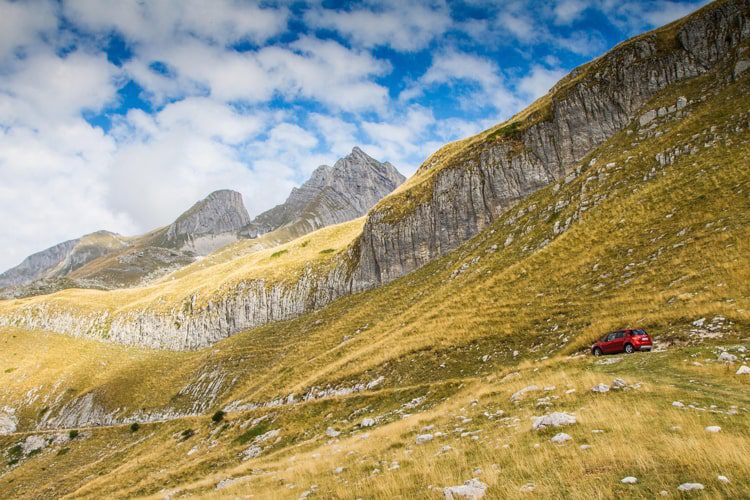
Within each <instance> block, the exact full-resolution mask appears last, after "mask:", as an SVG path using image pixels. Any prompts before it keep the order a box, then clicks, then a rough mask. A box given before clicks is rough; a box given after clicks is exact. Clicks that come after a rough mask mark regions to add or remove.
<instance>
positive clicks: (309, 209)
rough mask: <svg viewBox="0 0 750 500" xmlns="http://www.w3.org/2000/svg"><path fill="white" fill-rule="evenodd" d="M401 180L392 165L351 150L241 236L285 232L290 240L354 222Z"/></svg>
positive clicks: (257, 218)
mask: <svg viewBox="0 0 750 500" xmlns="http://www.w3.org/2000/svg"><path fill="white" fill-rule="evenodd" d="M404 180H405V178H404V176H403V175H401V174H400V173H399V171H398V170H396V168H395V167H394V166H393V165H391V164H390V163H388V162H385V163H381V162H379V161H377V160H375V159H374V158H372V157H370V156H368V155H367V154H366V153H365V152H364V151H362V150H361V149H359V148H357V147H355V148H354V149H352V152H351V153H350V154H349V155H347V156H345V157H344V158H341V159H340V160H338V161H337V162H336V163H334V165H333V167H330V166H328V165H321V166H320V167H318V168H317V169H315V171H314V172H313V174H312V176H311V177H310V179H308V180H307V182H305V183H304V184H303V185H302V186H300V187H299V188H294V189H292V192H291V194H290V195H289V197H288V198H287V200H286V201H285V202H284V203H283V204H281V205H277V206H275V207H274V208H272V209H270V210H268V211H266V212H263V213H262V214H260V215H259V216H258V217H256V218H255V219H254V220H253V221H252V223H250V224H248V226H247V227H245V228H244V229H243V231H242V234H243V235H246V236H250V237H255V236H258V235H260V234H263V233H267V232H270V231H273V230H275V229H279V228H286V229H288V230H289V231H290V233H291V234H292V235H293V236H301V235H303V234H306V233H309V232H311V231H314V230H316V229H320V228H321V227H325V226H329V225H332V224H339V223H341V222H346V221H349V220H352V219H356V218H357V217H361V216H363V215H365V214H366V213H367V211H368V210H370V209H371V208H372V207H373V206H374V205H375V204H376V203H377V202H378V201H380V200H381V199H382V198H383V197H384V196H386V195H388V194H389V193H390V192H391V191H393V190H394V189H396V188H397V187H398V186H399V185H401V183H403V182H404Z"/></svg>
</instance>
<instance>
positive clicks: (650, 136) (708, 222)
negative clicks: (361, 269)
mask: <svg viewBox="0 0 750 500" xmlns="http://www.w3.org/2000/svg"><path fill="white" fill-rule="evenodd" d="M716 81H717V78H716V75H706V76H704V77H701V78H697V79H694V80H691V81H689V82H685V83H684V84H682V85H680V86H677V87H674V88H670V89H668V90H667V91H665V92H663V93H662V94H660V95H658V96H656V97H655V98H654V100H653V101H652V102H651V103H649V104H648V105H647V106H646V108H645V109H651V108H653V109H658V108H660V107H662V106H664V107H669V106H671V105H673V104H674V103H675V102H676V101H677V98H678V97H680V96H684V97H686V98H687V100H688V102H689V104H688V105H687V107H686V108H685V109H684V110H682V111H681V112H672V113H666V114H665V116H662V117H660V118H658V119H657V120H656V121H655V122H654V125H653V126H652V125H650V124H649V126H648V127H639V126H638V125H637V120H636V122H635V123H634V124H633V125H631V126H630V127H629V128H627V129H626V130H623V131H622V132H621V133H619V134H617V135H616V136H615V137H614V138H613V139H612V140H610V141H608V142H607V143H605V144H604V145H603V146H602V147H600V148H599V149H598V150H596V151H594V152H592V153H591V155H590V156H589V157H587V158H585V159H584V160H583V161H582V162H581V165H580V166H579V167H578V168H577V169H575V171H573V172H571V174H570V175H569V176H568V177H567V178H566V179H564V180H561V181H560V182H558V183H556V184H555V185H552V186H549V187H548V188H546V189H544V190H542V191H539V192H537V193H535V194H534V195H532V196H530V197H529V198H528V199H526V200H524V201H523V202H522V203H520V204H518V205H517V206H515V207H514V208H513V209H511V210H510V211H509V212H508V213H507V214H505V215H504V216H503V217H501V218H500V219H499V220H497V221H496V222H495V223H494V224H493V225H492V227H490V228H488V229H487V230H486V231H484V232H483V233H482V234H480V235H479V236H477V237H476V238H474V239H473V240H471V241H469V242H467V243H466V244H465V245H463V246H462V247H460V248H459V249H458V250H456V251H455V252H453V253H451V254H449V255H447V256H445V257H444V258H441V259H439V260H436V261H434V262H432V263H431V264H429V265H427V266H426V267H424V268H423V269H421V270H419V271H417V272H415V273H413V274H411V275H408V276H406V277H404V278H402V279H399V280H397V281H395V282H394V283H392V284H390V285H388V286H385V287H382V288H380V289H376V290H372V291H370V292H366V293H362V294H358V295H354V296H350V297H346V298H344V299H341V300H338V301H336V302H334V303H333V304H331V305H330V306H328V307H326V308H324V309H322V310H320V311H317V312H315V313H311V314H308V315H306V316H303V317H301V318H299V319H296V320H293V321H287V322H281V323H275V324H271V325H267V326H265V327H262V328H257V329H254V330H251V331H248V332H244V333H242V334H239V335H236V336H235V337H232V338H230V339H227V340H225V341H222V342H220V343H218V344H216V345H215V346H213V347H211V348H208V349H204V350H202V351H198V352H192V353H172V352H154V351H147V350H139V349H132V348H124V347H117V346H107V345H103V344H99V343H95V342H88V341H82V340H76V339H70V338H65V337H60V336H55V335H49V334H41V333H40V332H26V331H20V330H13V329H5V330H3V331H2V333H1V334H0V340H1V341H2V349H0V410H2V408H3V406H5V405H7V406H12V407H14V408H18V411H17V412H16V415H17V417H18V421H19V431H18V433H16V434H14V435H10V436H5V437H0V455H2V457H3V460H4V463H5V464H7V465H3V466H2V468H0V493H2V496H14V497H15V496H27V497H35V496H49V495H52V494H55V495H60V494H71V495H72V496H80V497H92V498H93V497H97V498H100V497H102V496H148V495H153V496H160V497H163V496H164V495H165V494H168V493H170V492H171V493H174V494H175V495H177V496H179V495H181V494H186V495H195V496H199V497H206V498H209V497H210V498H213V497H215V496H217V495H226V496H234V495H255V496H257V497H263V498H299V497H300V495H301V494H303V492H305V491H310V492H311V494H312V495H314V496H318V497H320V498H331V497H334V498H350V497H353V496H354V495H358V496H361V497H363V498H393V497H394V496H406V497H428V498H429V497H434V498H440V497H441V496H442V490H441V488H442V487H443V486H450V485H456V484H461V483H463V482H464V481H465V480H468V479H470V478H472V477H476V478H479V479H480V480H481V481H483V482H484V483H486V484H487V485H489V489H488V490H487V496H488V497H490V498H508V497H515V496H517V495H518V494H519V491H520V489H521V488H522V487H523V486H524V485H526V484H527V483H534V485H535V486H534V488H535V492H536V493H539V494H542V495H545V496H564V497H570V498H584V497H588V498H591V497H594V498H610V497H616V496H622V495H627V496H633V497H642V498H653V497H654V496H656V495H658V494H660V492H661V491H662V490H664V491H667V493H668V496H672V497H679V495H680V493H679V492H678V490H677V486H678V485H679V484H681V483H683V482H700V483H703V484H704V485H705V488H706V490H705V493H706V494H707V495H708V496H710V497H742V496H746V495H747V492H748V491H750V482H749V481H750V478H748V476H747V474H746V471H747V470H750V458H748V457H750V453H749V452H750V414H749V413H748V411H749V410H748V408H750V399H749V398H748V394H750V391H748V390H747V389H748V386H749V385H750V376H740V375H735V372H736V370H737V368H738V366H739V364H740V363H741V362H742V359H743V358H745V359H746V360H747V356H748V354H747V352H748V351H747V349H748V348H750V168H748V167H750V165H749V164H748V158H750V130H749V128H750V111H748V110H750V77H748V76H745V77H744V78H742V79H740V80H739V81H737V82H734V83H731V84H728V85H727V86H726V87H723V88H718V87H716V84H715V82H716ZM678 153H679V154H678ZM660 159H661V161H660ZM361 224H362V221H361V220H360V221H355V222H352V223H350V224H345V225H341V226H336V227H334V228H328V229H325V230H322V231H319V232H316V233H314V234H311V235H308V236H306V237H304V238H302V239H299V240H295V241H293V242H290V243H288V244H286V245H285V246H282V247H279V248H274V249H269V250H264V251H261V252H258V253H253V254H250V255H243V251H242V249H235V250H234V251H237V252H238V254H237V255H236V258H235V256H234V255H232V254H229V253H226V252H231V251H233V250H231V249H228V250H225V251H224V252H222V253H219V254H217V255H215V256H214V257H212V258H209V259H206V260H205V261H203V262H201V263H199V264H195V265H193V266H191V267H190V268H187V269H185V270H184V271H183V272H181V273H178V274H176V275H174V280H173V281H172V280H171V277H170V278H168V279H166V280H164V282H162V284H161V286H163V287H164V288H160V289H159V291H158V293H157V292H156V291H155V290H156V289H148V288H147V289H145V290H140V291H137V292H136V291H132V292H131V291H123V292H116V293H123V294H127V293H131V294H133V295H132V296H125V295H122V296H119V295H115V294H106V295H105V294H102V293H101V292H93V291H85V292H84V291H69V292H65V293H63V294H57V295H56V296H55V297H59V299H56V300H60V307H81V308H86V307H100V304H101V303H102V300H105V299H102V298H101V297H108V298H107V299H106V301H107V302H106V304H105V305H106V306H107V307H129V304H135V303H139V301H152V302H153V303H157V302H158V298H159V297H162V296H164V295H163V294H168V293H175V294H178V293H179V294H182V293H187V292H188V291H190V292H192V291H195V290H198V291H200V295H201V296H202V297H203V296H207V295H210V293H213V291H215V290H217V289H218V288H219V287H220V286H222V285H221V284H223V283H228V282H230V281H231V279H233V277H234V276H238V275H240V274H243V273H252V272H256V271H255V270H257V272H258V273H267V272H273V273H281V274H278V276H280V277H283V276H282V275H284V273H288V272H290V270H294V269H298V266H300V265H302V264H303V263H307V262H309V261H311V260H312V261H315V260H316V259H319V262H320V264H321V265H326V264H325V263H326V262H328V261H329V259H330V258H331V257H330V255H335V254H336V252H337V251H339V250H341V249H342V248H345V247H346V245H347V244H348V242H349V241H351V239H353V238H354V237H355V236H356V234H358V231H359V230H360V229H361ZM329 248H330V249H333V250H334V251H333V252H328V249H329ZM279 252H282V253H279ZM259 276H260V274H259ZM264 276H265V274H264ZM217 278H218V279H217ZM170 287H173V288H170ZM150 290H154V291H150ZM136 295H138V296H136ZM167 296H168V295H167ZM114 297H117V298H116V299H115V298H114ZM128 297H130V298H128ZM91 304H94V305H91ZM627 326H640V327H645V328H646V329H648V330H649V331H650V332H651V333H652V335H654V336H655V337H656V339H657V341H658V345H659V347H660V350H662V351H663V352H658V353H652V354H637V355H633V356H621V357H615V358H605V360H604V363H602V362H601V361H598V360H594V359H592V358H590V357H587V356H582V355H581V354H585V353H586V352H587V347H588V345H589V344H590V342H591V341H592V340H593V339H594V338H596V337H598V336H600V335H601V333H602V332H605V331H607V330H609V329H613V328H620V327H627ZM41 335H44V337H43V338H41V342H40V336H41ZM40 343H41V344H42V345H43V347H41V348H40V347H37V346H38V345H39V344H40ZM723 349H726V350H728V351H729V352H731V353H733V354H734V355H736V356H738V357H739V360H738V362H737V363H735V364H734V365H732V366H727V365H725V364H723V363H720V362H718V361H717V357H718V354H719V353H720V352H722V350H723ZM610 360H617V361H610ZM605 363H606V364H605ZM610 363H611V364H610ZM745 363H746V364H747V363H748V361H745ZM92 373H94V374H95V376H93V377H92V376H91V374H92ZM615 377H620V378H623V379H624V380H625V381H626V383H627V385H628V389H627V390H625V389H622V390H612V391H610V392H608V393H605V394H594V393H592V392H591V390H590V389H591V387H592V386H593V385H595V384H597V383H602V382H603V383H607V384H610V385H611V384H612V380H613V379H614V378H615ZM358 384H359V385H358ZM368 384H369V385H368ZM532 384H534V385H536V386H538V389H537V390H534V391H531V392H529V393H527V394H526V395H525V396H524V397H522V398H521V399H520V400H519V401H518V402H517V403H516V402H512V401H511V399H510V398H511V395H512V394H513V393H515V392H516V391H518V390H519V389H522V388H524V387H527V386H530V385H532ZM638 384H640V385H638ZM552 386H554V388H551V387H552ZM545 387H546V388H548V389H549V390H545ZM326 389H338V390H339V392H338V393H333V392H331V391H329V392H325V390H326ZM573 389H575V392H570V391H571V390H573ZM88 394H92V395H93V399H94V401H95V402H96V404H97V405H98V407H100V408H102V409H103V410H104V411H106V412H107V413H112V414H114V415H116V416H118V417H120V418H125V417H128V416H132V415H133V414H134V413H138V412H141V413H140V414H146V413H149V412H151V413H154V412H157V411H163V410H165V409H169V410H171V411H173V412H175V413H176V412H183V413H188V412H190V411H191V409H193V408H198V409H199V411H198V412H197V413H199V414H198V415H196V416H182V417H179V418H174V419H171V420H168V421H166V422H160V423H142V424H141V426H140V429H138V430H136V431H134V432H133V431H131V429H130V422H129V421H128V422H127V423H124V424H122V425H114V426H110V427H103V428H90V429H79V430H78V432H79V434H78V436H76V437H75V438H74V439H72V440H71V439H69V438H68V439H66V436H68V431H67V430H60V431H50V432H47V433H42V432H40V431H35V430H34V428H35V426H36V425H37V423H38V422H40V421H41V419H42V418H43V415H44V414H46V413H50V414H51V415H53V416H54V415H56V414H57V413H58V412H59V411H60V409H61V408H62V407H63V406H64V405H65V404H66V403H68V402H70V401H74V400H76V398H81V397H83V396H86V395H88ZM306 394H307V395H312V397H308V399H307V400H303V396H304V395H306ZM289 395H293V396H294V397H293V398H291V399H290V398H289ZM545 398H546V399H545ZM19 401H20V402H23V403H22V404H20V405H19ZM674 401H679V402H681V403H683V405H684V406H683V407H679V406H673V405H672V403H673V402H674ZM263 403H266V405H265V406H264V405H263ZM256 404H257V405H261V406H260V407H255V406H254V405H256ZM691 405H692V407H691ZM221 408H225V409H226V410H227V411H228V414H227V415H226V417H225V418H224V420H223V421H221V422H219V423H214V422H213V421H212V420H211V415H212V414H213V413H214V411H216V410H218V409H221ZM551 411H565V412H570V413H575V415H576V416H577V418H578V423H577V424H575V425H573V426H570V427H566V428H561V429H556V430H554V431H552V430H546V431H543V432H538V431H534V430H532V429H531V417H532V416H534V415H543V414H545V413H549V412H551ZM364 418H372V419H374V420H375V425H374V426H372V427H365V428H363V427H361V426H360V424H361V423H362V421H363V419H364ZM136 420H137V419H136ZM711 425H718V426H721V428H722V430H721V432H719V433H716V434H714V433H709V432H707V431H705V430H704V428H705V427H706V426H711ZM430 426H432V427H430ZM329 427H331V428H333V429H335V430H336V431H337V432H341V433H342V434H341V435H339V436H337V437H335V438H334V437H330V436H328V435H326V429H327V428H329ZM459 429H462V430H459ZM595 430H597V431H598V430H602V431H604V432H602V433H599V432H596V433H595V432H593V431H595ZM275 431H278V434H277V433H276V432H275ZM438 432H440V433H444V434H443V435H438V434H437V433H438ZM557 432H566V433H568V434H569V435H570V436H571V437H572V441H570V442H567V443H565V444H563V445H559V446H558V445H554V444H552V443H550V442H549V439H550V438H551V437H552V436H553V435H554V434H556V433H557ZM269 433H270V434H269ZM427 433H430V434H432V435H433V439H432V440H431V441H429V442H427V443H425V444H419V445H418V444H416V436H417V434H427ZM28 436H46V437H50V438H52V437H54V436H59V437H58V438H57V442H56V443H53V444H49V445H48V446H46V447H45V448H44V449H43V450H41V451H37V452H32V453H30V454H26V453H24V452H23V450H22V449H20V448H19V445H20V444H22V443H23V442H24V440H26V439H27V438H28ZM537 444H538V445H539V446H538V447H537V446H536V445H537ZM583 444H585V445H589V446H591V448H590V449H581V448H580V447H579V446H580V445H583ZM446 445H447V446H450V447H451V448H450V449H448V448H444V447H445V446H446ZM253 446H255V447H257V449H254V448H252V447H253ZM248 450H250V454H253V453H255V452H257V453H258V456H257V457H254V458H248V459H243V453H245V452H247V451H248ZM396 463H397V466H396ZM338 467H341V468H342V470H341V471H339V472H338V473H337V468H338ZM476 469H481V470H476ZM718 475H725V476H727V477H728V478H729V479H730V480H731V482H730V483H725V482H721V481H719V480H718V479H717V478H718ZM625 476H635V477H637V478H638V479H639V482H638V483H637V484H635V485H625V484H622V483H620V480H621V479H622V478H623V477H625ZM228 478H233V479H234V482H233V483H232V482H230V483H226V482H225V483H221V486H222V489H221V490H216V489H215V488H216V486H217V485H218V484H219V483H220V482H221V481H222V480H225V479H228ZM313 486H316V487H315V488H313Z"/></svg>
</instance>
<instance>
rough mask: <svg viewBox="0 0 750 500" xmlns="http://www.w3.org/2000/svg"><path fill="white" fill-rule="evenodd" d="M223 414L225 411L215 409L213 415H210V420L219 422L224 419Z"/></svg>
mask: <svg viewBox="0 0 750 500" xmlns="http://www.w3.org/2000/svg"><path fill="white" fill-rule="evenodd" d="M224 415H225V413H224V412H223V411H221V410H219V411H217V412H216V413H214V414H213V416H212V417H211V420H213V421H214V423H216V424H218V423H219V422H221V421H222V420H224Z"/></svg>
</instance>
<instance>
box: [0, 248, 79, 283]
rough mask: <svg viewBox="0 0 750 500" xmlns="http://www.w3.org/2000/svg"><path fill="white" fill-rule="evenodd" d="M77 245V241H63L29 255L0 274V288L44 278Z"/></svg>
mask: <svg viewBox="0 0 750 500" xmlns="http://www.w3.org/2000/svg"><path fill="white" fill-rule="evenodd" d="M77 243H78V240H70V241H65V242H63V243H60V244H58V245H55V246H53V247H50V248H48V249H46V250H42V251H41V252H37V253H35V254H32V255H29V256H28V257H26V258H25V259H24V260H23V262H21V263H20V264H19V265H18V266H16V267H14V268H11V269H8V270H7V271H5V272H4V273H3V274H0V288H1V287H6V286H16V285H25V284H27V283H31V282H32V281H34V280H37V279H39V278H42V277H44V276H45V274H46V273H47V272H48V271H50V270H51V269H54V268H55V267H57V266H58V265H59V264H60V263H61V262H62V261H63V260H65V257H66V256H67V255H68V254H69V253H70V251H71V250H72V249H73V248H74V247H75V246H76V244H77Z"/></svg>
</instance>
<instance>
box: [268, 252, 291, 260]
mask: <svg viewBox="0 0 750 500" xmlns="http://www.w3.org/2000/svg"><path fill="white" fill-rule="evenodd" d="M288 251H289V250H279V251H278V252H274V253H272V254H271V258H272V259H275V258H276V257H281V256H282V255H284V254H285V253H287V252H288Z"/></svg>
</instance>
